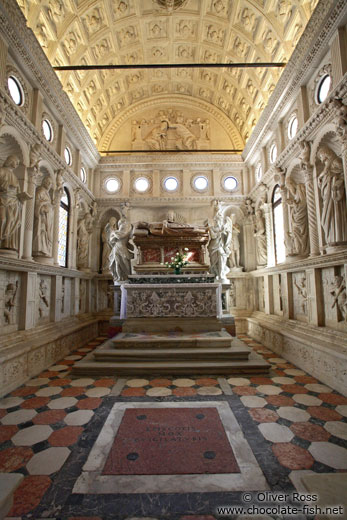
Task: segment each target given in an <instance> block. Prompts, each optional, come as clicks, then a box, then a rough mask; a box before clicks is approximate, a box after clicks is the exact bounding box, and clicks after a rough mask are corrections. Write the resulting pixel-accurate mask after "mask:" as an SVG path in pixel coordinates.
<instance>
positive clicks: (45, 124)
mask: <svg viewBox="0 0 347 520" xmlns="http://www.w3.org/2000/svg"><path fill="white" fill-rule="evenodd" d="M42 133H43V135H44V137H45V139H46V141H48V142H49V143H51V142H52V141H53V127H52V125H51V123H50V121H48V119H44V120H43V121H42Z"/></svg>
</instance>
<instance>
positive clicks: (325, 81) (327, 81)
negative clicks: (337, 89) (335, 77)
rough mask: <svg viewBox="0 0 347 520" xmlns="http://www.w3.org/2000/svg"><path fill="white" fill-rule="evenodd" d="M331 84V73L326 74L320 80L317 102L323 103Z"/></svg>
mask: <svg viewBox="0 0 347 520" xmlns="http://www.w3.org/2000/svg"><path fill="white" fill-rule="evenodd" d="M330 85H331V76H329V74H325V76H323V77H322V78H321V80H320V81H319V83H318V85H317V91H316V103H318V104H320V103H323V101H325V100H326V98H327V97H328V94H329V90H330Z"/></svg>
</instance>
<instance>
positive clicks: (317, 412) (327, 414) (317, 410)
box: [307, 406, 341, 421]
mask: <svg viewBox="0 0 347 520" xmlns="http://www.w3.org/2000/svg"><path fill="white" fill-rule="evenodd" d="M307 412H308V413H309V414H310V415H311V416H312V417H315V418H316V419H320V420H321V421H338V420H339V419H341V415H340V414H339V413H337V412H336V411H335V410H331V409H330V408H326V407H325V406H309V407H308V408H307Z"/></svg>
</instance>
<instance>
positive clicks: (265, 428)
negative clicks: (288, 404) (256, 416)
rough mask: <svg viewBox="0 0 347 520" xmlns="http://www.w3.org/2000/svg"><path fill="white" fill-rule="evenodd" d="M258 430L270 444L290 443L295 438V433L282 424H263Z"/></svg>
mask: <svg viewBox="0 0 347 520" xmlns="http://www.w3.org/2000/svg"><path fill="white" fill-rule="evenodd" d="M258 428H259V430H260V431H261V433H262V435H263V437H265V439H266V440H268V441H270V442H290V441H291V440H292V438H293V437H294V433H293V432H292V431H291V430H290V429H289V428H287V426H283V425H282V424H277V423H262V424H259V425H258Z"/></svg>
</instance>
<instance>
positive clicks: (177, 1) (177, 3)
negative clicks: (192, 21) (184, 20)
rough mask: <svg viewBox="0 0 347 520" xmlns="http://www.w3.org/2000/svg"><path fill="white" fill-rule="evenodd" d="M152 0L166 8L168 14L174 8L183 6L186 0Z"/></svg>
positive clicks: (174, 9)
mask: <svg viewBox="0 0 347 520" xmlns="http://www.w3.org/2000/svg"><path fill="white" fill-rule="evenodd" d="M154 2H155V3H156V4H157V5H158V6H159V7H160V8H161V9H166V12H167V13H168V14H171V13H172V12H173V11H176V9H179V8H180V7H183V6H184V4H185V3H186V2H187V0H154Z"/></svg>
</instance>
